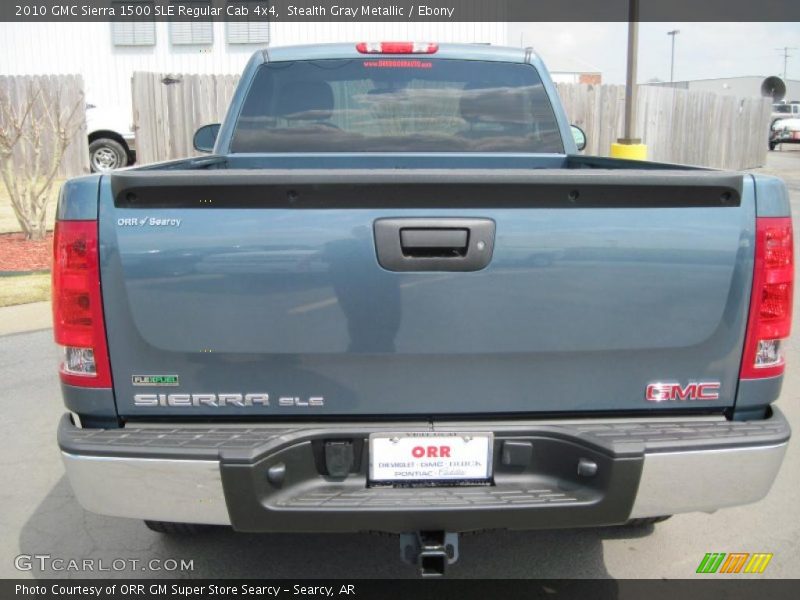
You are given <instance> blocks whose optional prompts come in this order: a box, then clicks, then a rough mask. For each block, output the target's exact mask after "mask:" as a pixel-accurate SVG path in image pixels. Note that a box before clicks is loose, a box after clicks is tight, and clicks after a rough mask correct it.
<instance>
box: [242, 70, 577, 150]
mask: <svg viewBox="0 0 800 600" xmlns="http://www.w3.org/2000/svg"><path fill="white" fill-rule="evenodd" d="M231 151H232V152H554V153H560V152H563V151H564V146H563V144H562V141H561V135H560V133H559V130H558V126H557V124H556V119H555V116H554V114H553V109H552V106H551V105H550V101H549V99H548V98H547V94H546V93H545V91H544V86H543V85H542V80H541V79H540V77H539V74H538V73H537V71H536V69H534V68H533V67H532V66H530V65H524V64H515V63H502V62H480V61H464V60H445V59H440V60H436V59H430V58H427V57H426V58H406V57H403V58H400V57H397V58H386V57H380V58H378V57H376V58H363V59H353V60H350V59H348V60H319V61H296V62H281V63H272V64H267V65H262V66H261V67H260V68H259V70H258V72H257V74H256V76H255V79H254V80H253V84H252V86H251V88H250V90H249V91H248V94H247V97H246V99H245V102H244V105H243V107H242V111H241V113H240V115H239V119H238V121H237V123H236V128H235V131H234V135H233V141H232V143H231Z"/></svg>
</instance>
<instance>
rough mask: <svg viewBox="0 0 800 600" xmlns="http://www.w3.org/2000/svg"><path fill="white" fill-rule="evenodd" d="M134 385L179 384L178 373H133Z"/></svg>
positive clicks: (132, 380)
mask: <svg viewBox="0 0 800 600" xmlns="http://www.w3.org/2000/svg"><path fill="white" fill-rule="evenodd" d="M131 383H132V384H133V385H148V386H153V385H179V383H180V382H179V380H178V376H177V375H132V376H131Z"/></svg>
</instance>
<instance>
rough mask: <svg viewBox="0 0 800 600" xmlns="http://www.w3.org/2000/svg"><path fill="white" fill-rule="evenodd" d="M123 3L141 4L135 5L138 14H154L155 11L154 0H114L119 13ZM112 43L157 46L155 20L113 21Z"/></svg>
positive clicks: (114, 5) (113, 3) (117, 44)
mask: <svg viewBox="0 0 800 600" xmlns="http://www.w3.org/2000/svg"><path fill="white" fill-rule="evenodd" d="M122 4H125V5H128V6H130V5H141V6H134V7H133V10H134V11H136V12H137V13H138V14H145V15H153V14H154V12H155V11H154V10H153V1H152V0H126V1H125V2H112V6H113V7H114V8H116V9H117V12H118V13H119V12H121V10H122V9H121V5H122ZM137 9H138V10H137ZM139 11H141V12H139ZM151 18H152V17H151ZM111 43H112V44H114V45H115V46H155V44H156V24H155V21H121V22H113V23H111Z"/></svg>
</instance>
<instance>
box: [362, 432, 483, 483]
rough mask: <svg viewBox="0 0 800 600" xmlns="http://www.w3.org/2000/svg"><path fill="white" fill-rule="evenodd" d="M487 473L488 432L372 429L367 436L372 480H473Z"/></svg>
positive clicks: (401, 481)
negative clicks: (382, 431) (375, 430)
mask: <svg viewBox="0 0 800 600" xmlns="http://www.w3.org/2000/svg"><path fill="white" fill-rule="evenodd" d="M491 476H492V434H491V433H438V432H436V433H434V432H419V433H373V434H372V435H370V437H369V478H370V481H373V482H378V483H408V482H423V481H433V482H436V481H441V482H454V481H476V482H477V481H487V480H489V479H490V478H491Z"/></svg>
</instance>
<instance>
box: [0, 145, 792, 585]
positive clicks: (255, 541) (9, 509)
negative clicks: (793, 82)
mask: <svg viewBox="0 0 800 600" xmlns="http://www.w3.org/2000/svg"><path fill="white" fill-rule="evenodd" d="M765 171H768V172H771V173H775V174H779V175H781V176H783V177H784V178H786V179H787V182H788V183H789V186H790V190H791V195H792V206H793V210H794V215H795V217H794V219H795V231H798V232H800V227H799V226H798V216H800V152H791V151H789V152H773V153H770V158H769V163H768V167H767V169H765ZM798 301H800V294H795V303H796V304H797V302H798ZM795 314H796V315H800V310H798V307H797V306H795ZM4 318H5V319H8V318H9V316H8V314H6V315H4V314H3V313H2V312H0V319H4ZM798 330H800V327H797V326H796V327H795V335H794V336H793V338H792V339H791V340H790V342H789V344H788V363H789V367H788V369H787V375H786V379H785V382H784V386H783V393H782V395H781V398H780V400H779V406H780V407H781V409H782V410H783V411H784V413H785V414H786V416H787V417H788V419H789V421H790V422H791V423H792V424H793V428H794V430H795V432H796V436H800V341H799V340H800V333H799V332H798ZM57 361H58V354H57V350H56V348H55V346H54V345H53V343H52V332H51V331H50V330H48V329H45V330H41V331H36V332H30V333H16V334H11V335H5V336H0V381H1V382H2V383H3V387H2V391H1V392H0V409H1V410H0V431H2V433H3V437H2V440H3V443H4V444H5V447H6V451H5V452H4V454H3V456H2V458H0V506H2V510H0V576H2V577H4V578H9V577H59V576H66V577H91V576H100V577H114V576H117V577H149V576H155V577H214V578H220V577H257V578H277V577H287V578H309V577H345V578H362V577H363V578H369V577H387V578H401V577H415V576H416V573H415V571H414V569H412V568H411V567H408V566H406V565H404V564H403V563H402V562H401V561H400V556H399V545H398V541H397V539H396V538H394V537H391V536H380V535H370V534H363V535H362V534H358V535H349V534H348V535H284V534H281V535H269V534H264V535H252V534H241V533H235V532H233V531H230V530H228V529H225V528H218V529H214V530H212V531H210V532H208V533H206V534H202V535H199V536H196V537H167V536H161V535H159V534H156V533H153V532H151V531H149V530H148V529H146V528H145V527H144V525H143V524H142V523H141V522H139V521H133V520H128V519H117V518H110V517H102V516H98V515H94V514H91V513H87V512H85V511H84V510H83V509H81V508H80V506H79V505H78V504H77V502H76V501H75V498H74V496H73V494H72V492H71V490H70V488H69V484H68V482H67V480H66V478H65V476H64V469H63V467H62V465H61V462H60V457H59V452H58V449H57V447H56V440H55V431H56V425H57V423H58V419H59V417H60V416H61V414H62V413H63V411H64V409H63V407H62V404H61V398H60V392H59V388H58V380H57V377H56V374H55V373H56V364H57ZM742 485H747V481H742ZM799 541H800V442H798V440H797V439H795V440H794V441H793V442H792V443H791V444H790V446H789V450H788V452H787V454H786V458H785V461H784V464H783V467H782V469H781V471H780V474H779V475H778V479H777V481H776V482H775V485H774V487H773V489H772V491H771V492H770V493H769V495H768V496H767V497H766V498H765V499H764V500H762V501H761V502H758V503H756V504H753V505H750V506H743V507H738V508H733V509H726V510H721V511H719V512H717V513H714V514H689V515H678V516H675V517H673V518H672V519H670V520H669V521H666V522H664V523H661V524H658V525H656V526H650V527H645V528H641V529H631V528H611V527H609V528H598V529H578V530H554V531H544V532H487V533H481V534H474V535H467V536H462V540H461V558H460V560H459V562H458V563H457V564H456V565H454V566H453V567H452V568H451V570H450V571H449V574H450V576H452V577H496V578H516V577H519V578H524V577H578V578H592V577H615V578H638V577H646V578H687V577H694V576H696V575H695V569H696V568H697V565H698V563H699V562H700V560H701V559H702V558H703V556H704V555H705V553H707V552H751V553H752V552H771V553H773V554H774V557H773V559H772V562H771V563H770V564H769V566H768V568H767V569H766V571H765V572H764V574H763V575H760V576H759V577H782V578H789V577H795V578H796V577H800V548H799V547H798V545H799V544H798V542H799ZM20 555H49V556H50V557H51V558H61V559H65V560H66V561H68V560H70V559H76V560H78V561H82V560H83V559H96V560H99V559H102V560H103V563H102V565H100V564H99V563H97V562H95V564H94V566H95V569H98V568H100V567H101V566H102V567H105V568H108V569H112V570H110V571H102V572H100V571H97V570H95V571H94V573H92V572H77V571H59V570H54V568H53V566H52V565H46V566H45V568H41V565H39V564H37V563H36V561H34V562H33V564H32V568H31V569H30V570H24V571H20V570H17V568H15V562H16V563H20V564H21V565H25V564H26V563H27V561H26V560H25V559H24V558H23V559H20V560H15V559H16V557H18V556H20ZM114 559H117V563H116V564H114V563H112V561H113V560H114ZM151 559H161V560H162V561H167V559H175V560H177V561H181V560H184V561H192V567H193V568H192V569H191V570H189V569H184V570H180V569H178V570H176V571H166V570H160V571H158V570H156V571H149V570H145V569H146V567H147V562H148V561H150V560H151ZM133 560H138V561H140V562H138V563H136V564H134V563H133V562H132V561H133ZM121 561H125V562H124V565H125V566H124V568H121V570H113V569H114V568H116V567H121V566H122V565H123V562H121ZM162 564H163V567H162V569H165V568H169V567H171V566H172V563H169V562H168V561H167V562H163V563H162ZM59 565H60V563H56V564H55V566H56V567H58V566H59ZM64 566H69V565H68V563H66V562H65V563H64ZM151 566H156V565H151ZM705 577H708V576H707V575H706V576H705ZM715 577H717V576H715ZM733 577H736V576H735V575H734V576H733ZM740 577H741V576H740Z"/></svg>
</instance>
